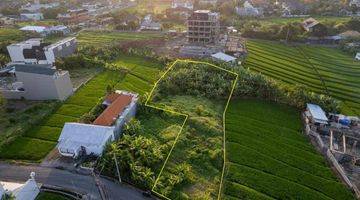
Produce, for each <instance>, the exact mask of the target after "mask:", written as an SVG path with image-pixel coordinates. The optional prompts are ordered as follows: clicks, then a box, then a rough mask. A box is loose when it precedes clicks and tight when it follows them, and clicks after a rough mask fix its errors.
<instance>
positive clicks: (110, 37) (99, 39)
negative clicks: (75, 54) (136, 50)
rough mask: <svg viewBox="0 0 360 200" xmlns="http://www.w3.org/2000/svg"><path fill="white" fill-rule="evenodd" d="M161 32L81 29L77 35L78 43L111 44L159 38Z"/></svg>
mask: <svg viewBox="0 0 360 200" xmlns="http://www.w3.org/2000/svg"><path fill="white" fill-rule="evenodd" d="M161 37H163V35H162V34H161V33H141V32H139V33H134V32H102V31H81V32H80V33H79V35H78V36H77V40H78V42H79V44H80V45H96V46H104V45H113V44H115V43H117V42H122V41H138V40H148V39H153V38H161Z"/></svg>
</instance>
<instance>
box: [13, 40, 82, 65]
mask: <svg viewBox="0 0 360 200" xmlns="http://www.w3.org/2000/svg"><path fill="white" fill-rule="evenodd" d="M76 48H77V42H76V38H74V37H73V38H66V39H64V40H61V41H59V42H56V43H54V44H51V45H47V44H45V43H43V42H42V39H41V38H33V39H29V40H26V41H23V42H20V43H16V44H12V45H9V46H8V47H7V49H8V52H9V55H10V58H11V61H12V62H13V63H26V64H53V63H55V60H56V58H62V57H66V56H70V55H72V54H73V53H74V52H75V50H76Z"/></svg>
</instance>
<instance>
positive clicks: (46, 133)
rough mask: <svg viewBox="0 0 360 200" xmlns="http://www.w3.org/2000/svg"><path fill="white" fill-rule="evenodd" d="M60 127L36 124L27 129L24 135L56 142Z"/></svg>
mask: <svg viewBox="0 0 360 200" xmlns="http://www.w3.org/2000/svg"><path fill="white" fill-rule="evenodd" d="M60 133H61V128H59V127H51V126H37V127H35V128H34V129H32V130H30V131H28V132H27V133H26V134H25V136H26V137H30V138H36V139H41V140H47V141H54V142H56V141H57V140H58V139H59V136H60Z"/></svg>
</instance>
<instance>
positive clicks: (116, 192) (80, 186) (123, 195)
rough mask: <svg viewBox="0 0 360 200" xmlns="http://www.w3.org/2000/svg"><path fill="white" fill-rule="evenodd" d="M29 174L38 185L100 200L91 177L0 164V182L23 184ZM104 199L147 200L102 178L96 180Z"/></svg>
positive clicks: (122, 185) (135, 192) (133, 190)
mask: <svg viewBox="0 0 360 200" xmlns="http://www.w3.org/2000/svg"><path fill="white" fill-rule="evenodd" d="M31 172H35V173H36V176H35V179H36V181H37V182H38V183H42V184H47V185H52V186H58V187H62V188H64V189H68V190H72V191H76V192H78V193H82V194H87V195H88V196H89V197H90V199H96V200H101V195H100V192H99V188H98V187H97V184H96V182H95V179H94V177H93V176H86V175H80V174H74V173H71V172H68V171H65V170H59V169H54V168H47V167H40V166H19V165H11V164H6V163H0V180H1V181H7V182H25V181H27V180H28V179H29V175H30V173H31ZM97 180H98V183H100V185H101V187H102V188H103V191H104V193H105V196H106V197H107V198H106V199H109V200H123V199H124V200H125V199H132V200H148V199H149V198H144V197H143V195H142V191H140V190H138V189H136V188H134V187H131V186H129V185H125V184H117V183H114V182H112V181H109V180H107V179H104V178H97Z"/></svg>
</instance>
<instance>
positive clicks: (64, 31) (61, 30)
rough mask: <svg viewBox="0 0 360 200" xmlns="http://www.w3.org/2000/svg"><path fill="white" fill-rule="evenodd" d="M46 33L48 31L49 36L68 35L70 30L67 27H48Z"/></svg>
mask: <svg viewBox="0 0 360 200" xmlns="http://www.w3.org/2000/svg"><path fill="white" fill-rule="evenodd" d="M48 31H49V33H50V34H53V33H59V34H62V35H68V34H70V33H71V30H70V28H69V27H67V26H64V25H58V26H52V27H49V30H48Z"/></svg>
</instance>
